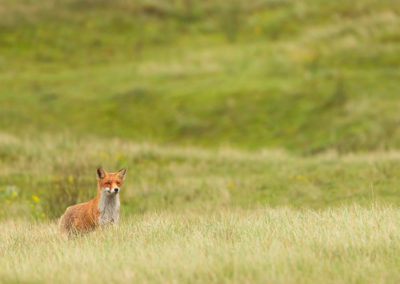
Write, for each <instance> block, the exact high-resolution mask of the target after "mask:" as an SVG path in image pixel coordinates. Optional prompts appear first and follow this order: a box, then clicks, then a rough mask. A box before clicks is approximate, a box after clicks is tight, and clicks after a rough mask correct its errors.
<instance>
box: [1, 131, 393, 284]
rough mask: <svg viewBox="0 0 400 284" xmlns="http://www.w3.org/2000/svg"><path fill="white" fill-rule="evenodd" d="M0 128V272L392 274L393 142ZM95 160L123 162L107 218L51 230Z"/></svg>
mask: <svg viewBox="0 0 400 284" xmlns="http://www.w3.org/2000/svg"><path fill="white" fill-rule="evenodd" d="M0 141H1V142H0V145H1V147H0V148H1V149H7V151H3V152H2V154H1V155H2V159H1V164H0V167H1V168H2V172H1V174H0V180H1V184H2V185H3V186H2V191H1V195H0V204H1V207H0V210H1V211H0V214H1V215H0V216H1V220H0V227H1V228H2V229H1V230H0V267H1V268H0V282H7V283H8V282H23V283H26V282H45V283H54V282H57V283H70V282H89V283H90V282H101V283H103V282H104V283H106V282H107V283H108V282H113V281H114V282H115V281H117V282H120V281H122V282H123V281H135V282H140V283H147V282H152V283H160V282H163V283H182V282H186V283H193V282H197V283H204V282H218V283H220V282H234V283H250V282H251V283H254V282H258V283H265V282H266V281H267V282H272V283H311V282H321V281H323V282H326V283H338V282H346V283H397V282H398V281H399V280H400V274H399V273H398V265H399V264H400V257H399V255H400V254H399V252H400V243H399V240H400V239H399V237H398V234H399V232H398V228H399V225H400V224H399V222H400V221H399V220H400V218H399V217H400V211H399V210H398V209H397V207H398V204H399V203H400V200H399V198H398V194H397V186H396V184H398V183H399V182H398V179H399V178H400V175H399V167H400V166H399V164H398V162H397V160H398V157H399V155H400V154H399V153H397V152H390V153H370V154H356V155H355V154H347V155H345V156H342V155H338V154H337V153H334V152H331V153H326V154H323V155H322V154H321V155H318V156H312V157H299V156H295V155H293V154H288V153H285V152H284V151H277V150H276V151H260V152H245V151H239V150H234V149H227V148H224V149H219V150H205V149H200V148H194V147H186V148H182V147H176V148H174V147H165V146H163V147H159V146H156V145H151V144H136V143H132V142H127V141H122V140H113V141H112V140H111V141H110V140H100V139H91V138H85V139H84V140H80V139H77V138H76V139H71V138H67V137H63V136H60V137H50V136H43V137H41V138H40V139H23V138H18V137H16V136H12V135H5V134H3V135H2V136H1V139H0ZM100 162H104V165H105V166H106V168H109V169H116V168H119V167H120V166H122V165H124V166H126V165H127V166H128V168H129V172H128V176H127V180H126V184H125V185H124V188H123V189H122V192H121V199H122V210H121V214H122V217H121V223H120V224H119V225H118V226H116V227H113V228H107V229H106V230H104V231H97V232H94V233H91V234H88V235H86V236H83V237H78V238H76V239H73V240H65V239H64V238H62V237H61V236H60V235H59V234H58V233H57V231H56V223H55V222H56V218H57V217H58V216H60V214H61V212H62V211H63V210H64V208H65V207H66V206H67V205H69V204H73V203H76V202H79V201H84V200H87V199H89V198H91V197H92V196H94V194H95V173H94V169H95V165H97V164H98V163H100ZM4 185H5V186H4Z"/></svg>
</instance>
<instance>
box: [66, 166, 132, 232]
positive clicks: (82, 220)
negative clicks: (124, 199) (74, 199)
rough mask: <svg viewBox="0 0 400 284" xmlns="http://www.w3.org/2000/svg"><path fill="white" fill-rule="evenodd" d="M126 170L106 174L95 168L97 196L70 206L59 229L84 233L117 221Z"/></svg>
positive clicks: (101, 169)
mask: <svg viewBox="0 0 400 284" xmlns="http://www.w3.org/2000/svg"><path fill="white" fill-rule="evenodd" d="M126 171H127V169H122V170H120V171H118V172H116V173H107V172H106V171H105V170H104V169H103V168H102V167H99V168H97V170H96V176H97V195H96V197H95V198H93V199H92V200H90V201H88V202H84V203H79V204H76V205H72V206H70V207H68V208H67V209H66V210H65V213H64V214H63V215H62V216H61V218H60V221H59V229H60V231H62V232H65V233H73V232H77V233H84V232H88V231H91V230H93V229H95V228H96V227H99V226H100V227H102V226H105V225H107V224H115V223H117V222H118V219H119V209H120V201H119V193H120V191H121V186H122V184H123V181H124V179H125V175H126Z"/></svg>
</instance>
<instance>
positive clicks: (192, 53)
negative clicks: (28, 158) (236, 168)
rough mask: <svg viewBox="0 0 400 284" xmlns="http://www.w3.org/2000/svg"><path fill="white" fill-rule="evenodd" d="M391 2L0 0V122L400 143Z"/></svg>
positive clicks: (201, 136) (298, 146) (311, 142)
mask: <svg viewBox="0 0 400 284" xmlns="http://www.w3.org/2000/svg"><path fill="white" fill-rule="evenodd" d="M399 7H400V6H399V5H398V3H397V1H394V0H392V1H378V0H364V1H358V2H357V3H350V2H348V1H335V3H326V1H319V0H302V1H290V0H288V1H283V0H282V1H276V0H269V1H268V0H266V1H250V2H249V1H244V0H243V1H242V0H235V1H234V0H232V1H212V0H208V1H195V0H186V1H172V0H171V1H158V0H154V1H139V0H137V1H122V0H120V1H112V2H110V1H101V0H98V1H96V0H86V1H74V0H62V1H54V0H44V1H41V5H37V3H36V2H35V1H22V0H17V1H7V0H1V1H0V128H1V129H2V130H4V131H7V132H11V133H15V134H18V135H20V134H21V133H30V134H37V133H38V132H42V131H45V132H48V133H55V132H56V133H64V132H68V133H75V134H79V135H81V134H85V135H88V134H90V135H91V134H93V135H97V136H102V137H120V138H127V139H134V140H136V141H152V142H157V143H169V144H171V143H173V144H186V143H190V144H197V145H205V146H208V147H215V146H218V145H231V146H235V147H243V148H247V149H254V148H265V147H273V148H276V147H278V148H281V147H284V148H286V149H289V150H291V151H295V152H299V153H316V152H320V151H324V150H327V149H337V150H338V151H341V152H348V151H360V150H376V149H387V148H396V149H398V148H400V131H399V121H398V110H399V108H400V96H399V95H398V94H399V93H400V85H399V84H398V81H399V78H400V74H399V71H398V66H399V63H400V16H399V12H400V8H399Z"/></svg>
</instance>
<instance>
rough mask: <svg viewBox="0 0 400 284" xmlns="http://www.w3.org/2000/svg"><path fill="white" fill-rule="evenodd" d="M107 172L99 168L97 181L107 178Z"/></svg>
mask: <svg viewBox="0 0 400 284" xmlns="http://www.w3.org/2000/svg"><path fill="white" fill-rule="evenodd" d="M106 174H107V173H106V171H105V170H104V169H103V167H98V168H97V169H96V176H97V179H102V178H105V177H106Z"/></svg>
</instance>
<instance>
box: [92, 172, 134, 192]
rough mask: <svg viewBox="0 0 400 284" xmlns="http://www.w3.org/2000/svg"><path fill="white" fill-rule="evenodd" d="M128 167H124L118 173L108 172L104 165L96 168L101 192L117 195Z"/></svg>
mask: <svg viewBox="0 0 400 284" xmlns="http://www.w3.org/2000/svg"><path fill="white" fill-rule="evenodd" d="M126 171H127V169H126V168H124V169H122V170H120V171H118V172H116V173H107V172H106V171H105V170H104V169H103V167H98V168H97V170H96V176H97V183H98V185H99V189H100V191H101V192H105V193H106V194H109V195H117V194H118V193H119V192H120V191H121V186H122V183H123V182H124V179H125V175H126Z"/></svg>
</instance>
